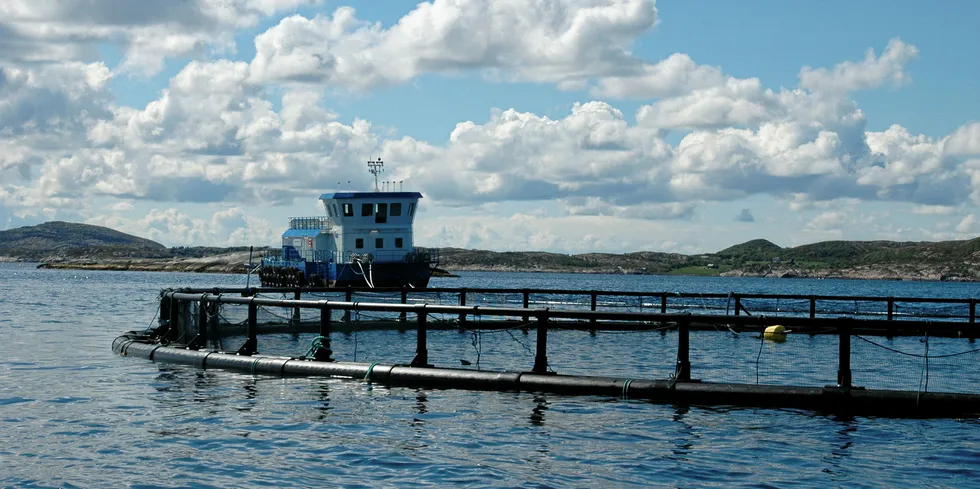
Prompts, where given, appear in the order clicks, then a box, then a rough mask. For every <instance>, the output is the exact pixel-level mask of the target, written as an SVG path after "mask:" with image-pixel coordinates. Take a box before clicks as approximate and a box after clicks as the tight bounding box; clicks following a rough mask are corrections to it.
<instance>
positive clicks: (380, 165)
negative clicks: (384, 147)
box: [368, 156, 385, 192]
mask: <svg viewBox="0 0 980 489" xmlns="http://www.w3.org/2000/svg"><path fill="white" fill-rule="evenodd" d="M384 166H385V164H384V162H383V161H381V157H380V156H379V157H378V161H372V160H368V172H370V173H371V174H372V175H374V191H375V192H378V174H379V173H381V172H383V171H385V168H384Z"/></svg>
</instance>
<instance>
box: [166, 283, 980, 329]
mask: <svg viewBox="0 0 980 489" xmlns="http://www.w3.org/2000/svg"><path fill="white" fill-rule="evenodd" d="M209 290H212V289H182V291H184V292H188V293H202V292H208V291H209ZM227 292H234V293H244V294H259V295H269V296H275V295H276V294H287V295H288V296H290V297H293V298H296V299H299V298H301V297H302V296H305V297H315V298H323V297H333V298H338V300H339V297H341V296H343V297H344V300H345V301H347V302H352V301H357V300H365V301H366V300H371V301H373V302H399V303H405V304H413V303H416V304H417V303H423V302H424V303H431V304H445V305H452V304H455V305H460V306H464V305H467V304H469V305H473V304H478V305H482V306H501V307H523V308H544V307H549V308H562V309H569V310H591V311H610V312H616V311H624V312H660V313H661V314H670V313H675V314H681V313H691V314H694V315H722V314H723V315H735V316H739V315H766V316H780V317H810V318H837V317H842V316H847V317H853V318H858V319H887V320H894V321H905V320H928V319H934V320H940V321H949V322H964V323H970V324H975V323H976V302H977V299H976V298H958V297H876V296H831V295H799V294H755V293H741V292H734V291H732V292H728V293H699V292H669V291H611V290H563V289H495V288H425V289H411V288H405V289H370V288H344V289H331V288H319V289H318V288H303V289H295V288H259V289H232V290H227ZM447 319H448V318H447Z"/></svg>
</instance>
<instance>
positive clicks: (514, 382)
mask: <svg viewBox="0 0 980 489" xmlns="http://www.w3.org/2000/svg"><path fill="white" fill-rule="evenodd" d="M112 349H113V351H115V352H116V353H119V354H120V355H125V356H133V357H137V358H144V359H149V360H152V361H154V362H162V363H177V364H183V365H189V366H193V367H196V368H202V369H208V368H212V369H226V370H235V371H240V372H246V373H251V374H253V375H275V376H322V377H346V378H352V379H363V380H368V381H372V382H378V383H382V384H387V385H392V386H421V387H430V388H448V389H471V390H492V391H523V392H550V393H557V394H567V395H589V396H606V397H622V398H630V399H646V400H650V401H656V402H670V403H681V404H694V405H734V406H759V407H792V408H801V409H808V410H813V411H818V412H829V413H838V414H848V415H875V416H897V417H965V416H970V417H975V416H978V415H980V395H976V394H955V393H933V392H929V393H919V392H910V391H887V390H864V389H849V388H838V387H822V388H821V387H801V386H766V385H751V384H716V383H707V382H671V381H667V380H651V379H628V378H614V377H598V376H573V375H558V374H550V375H544V374H536V373H524V372H489V371H478V370H464V369H444V368H418V367H410V366H402V365H384V364H378V363H371V364H366V363H347V362H319V361H315V360H301V359H296V358H286V357H271V356H258V355H257V356H245V355H237V354H235V353H225V352H215V351H204V350H188V349H184V348H175V347H169V346H160V345H154V344H149V343H146V342H143V341H142V340H141V338H140V337H138V336H137V335H123V336H120V337H118V338H116V339H115V341H113V343H112Z"/></svg>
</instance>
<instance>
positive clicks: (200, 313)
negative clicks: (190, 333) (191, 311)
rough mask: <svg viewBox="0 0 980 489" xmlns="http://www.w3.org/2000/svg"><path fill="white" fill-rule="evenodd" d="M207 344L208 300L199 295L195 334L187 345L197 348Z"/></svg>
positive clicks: (205, 346)
mask: <svg viewBox="0 0 980 489" xmlns="http://www.w3.org/2000/svg"><path fill="white" fill-rule="evenodd" d="M207 346H208V301H206V300H205V299H204V296H203V295H202V296H201V301H200V303H198V306H197V336H195V337H194V339H193V340H191V342H190V343H188V345H187V347H188V348H191V349H194V350H198V349H200V348H202V347H204V348H207Z"/></svg>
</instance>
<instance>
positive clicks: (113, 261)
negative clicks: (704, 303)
mask: <svg viewBox="0 0 980 489" xmlns="http://www.w3.org/2000/svg"><path fill="white" fill-rule="evenodd" d="M269 251H270V250H269V248H266V247H262V248H255V249H254V256H253V260H256V261H257V260H258V259H259V258H260V257H261V256H262V255H263V254H265V253H267V252H269ZM440 256H441V263H440V268H441V269H442V270H440V272H442V273H439V274H437V275H443V276H445V275H447V274H450V273H449V272H455V271H472V270H481V271H506V272H556V273H612V274H629V275H644V274H651V275H654V274H656V275H708V276H736V277H773V278H855V279H890V280H950V281H977V280H980V273H978V272H977V265H980V238H975V239H971V240H962V241H941V242H894V241H824V242H820V243H813V244H807V245H802V246H796V247H787V248H783V247H780V246H778V245H776V244H775V243H772V242H770V241H767V240H764V239H756V240H752V241H748V242H746V243H742V244H738V245H735V246H731V247H729V248H725V249H723V250H721V251H718V252H716V253H704V254H698V255H684V254H679V253H660V252H650V251H641V252H636V253H624V254H615V253H585V254H578V255H566V254H561V253H546V252H535V251H525V252H495V251H484V250H465V249H459V248H442V249H440ZM248 259H249V249H248V248H247V247H234V248H216V247H202V246H196V247H171V248H168V247H166V246H164V245H162V244H160V243H157V242H155V241H151V240H148V239H144V238H140V237H137V236H132V235H129V234H125V233H122V232H119V231H116V230H113V229H109V228H105V227H100V226H92V225H88V224H79V223H68V222H60V221H55V222H47V223H44V224H40V225H37V226H26V227H21V228H16V229H11V230H8V231H0V261H25V262H38V263H39V265H38V267H39V268H71V269H97V270H140V271H175V272H211V273H244V270H245V263H246V262H248ZM447 270H448V271H449V272H446V271H447Z"/></svg>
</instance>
